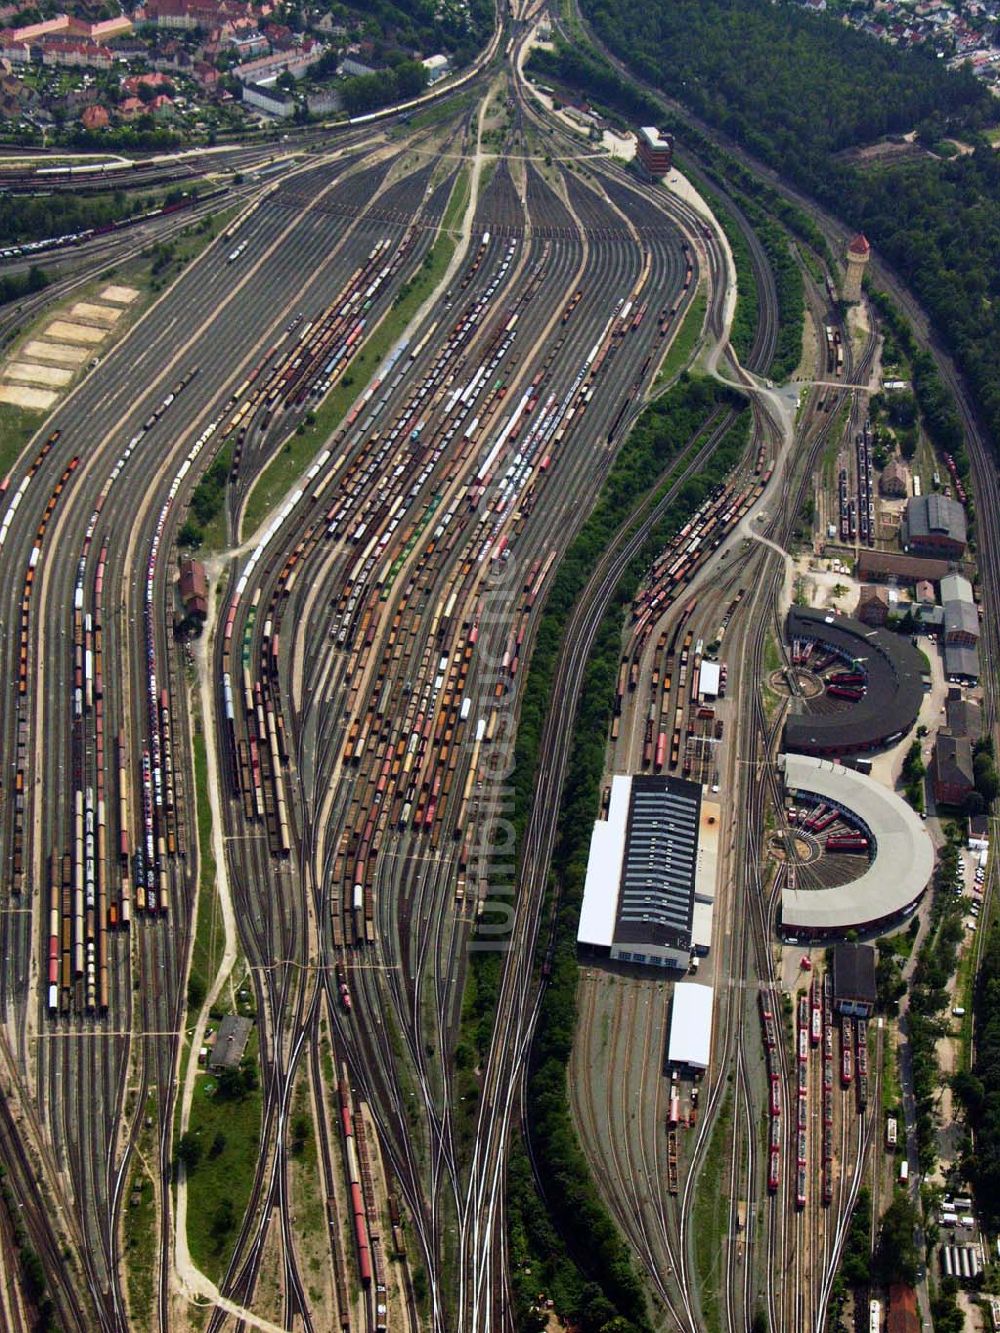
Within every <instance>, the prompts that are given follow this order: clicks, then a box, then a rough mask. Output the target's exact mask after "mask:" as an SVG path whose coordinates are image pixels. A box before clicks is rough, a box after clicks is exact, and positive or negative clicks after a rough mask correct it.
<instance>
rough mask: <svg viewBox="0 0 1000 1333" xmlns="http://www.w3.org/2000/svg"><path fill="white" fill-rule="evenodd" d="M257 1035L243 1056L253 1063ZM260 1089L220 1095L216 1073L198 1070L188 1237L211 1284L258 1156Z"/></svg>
mask: <svg viewBox="0 0 1000 1333" xmlns="http://www.w3.org/2000/svg"><path fill="white" fill-rule="evenodd" d="M256 1051H257V1033H256V1030H255V1031H254V1032H253V1033H252V1034H251V1037H250V1042H249V1043H248V1045H247V1056H248V1057H250V1058H251V1059H253V1060H254V1061H256ZM260 1127H261V1091H260V1088H259V1086H258V1087H255V1088H254V1089H253V1091H250V1092H247V1093H246V1094H245V1095H244V1096H242V1097H236V1098H233V1097H225V1098H224V1097H221V1096H220V1095H219V1080H218V1079H217V1078H216V1077H215V1075H214V1074H199V1075H198V1079H197V1082H196V1084H195V1090H194V1097H193V1099H192V1102H191V1118H190V1121H189V1124H188V1136H189V1137H190V1138H191V1139H192V1140H193V1141H194V1142H196V1143H197V1144H198V1145H199V1147H200V1149H201V1155H200V1158H199V1160H198V1162H197V1164H196V1165H195V1166H194V1167H193V1168H190V1167H189V1169H188V1175H187V1182H188V1209H187V1237H188V1245H189V1247H190V1250H191V1258H192V1259H193V1260H194V1262H195V1263H196V1264H197V1266H198V1267H199V1268H200V1269H201V1271H202V1272H203V1273H205V1274H206V1276H207V1277H209V1278H211V1279H212V1281H213V1282H218V1281H220V1280H221V1278H222V1276H223V1274H224V1273H225V1271H226V1268H227V1266H228V1264H229V1259H230V1256H231V1255H232V1251H233V1245H234V1243H235V1240H236V1236H237V1234H238V1232H239V1227H240V1222H241V1220H242V1218H243V1214H244V1213H245V1212H246V1207H247V1203H248V1202H249V1199H250V1189H251V1186H252V1184H253V1178H254V1173H255V1172H256V1169H257V1159H258V1157H259V1155H260Z"/></svg>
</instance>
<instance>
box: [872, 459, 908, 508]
mask: <svg viewBox="0 0 1000 1333" xmlns="http://www.w3.org/2000/svg"><path fill="white" fill-rule="evenodd" d="M878 484H879V490H880V491H881V492H882V494H883V495H887V496H895V497H899V496H901V497H902V498H903V499H905V498H906V497H907V496H908V495H909V493H910V469H909V468H908V467H907V466H906V464H905V463H904V462H903V461H902V459H900V458H890V460H889V462H888V463H886V465H885V467H884V468H883V469H882V475H881V477H879V483H878Z"/></svg>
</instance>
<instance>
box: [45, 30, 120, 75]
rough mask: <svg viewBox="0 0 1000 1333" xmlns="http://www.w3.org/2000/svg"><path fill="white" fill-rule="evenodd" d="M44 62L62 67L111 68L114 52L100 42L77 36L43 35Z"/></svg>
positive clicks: (113, 61)
mask: <svg viewBox="0 0 1000 1333" xmlns="http://www.w3.org/2000/svg"><path fill="white" fill-rule="evenodd" d="M38 46H39V49H40V50H41V53H42V64H43V65H47V66H55V67H58V68H62V69H110V68H111V66H112V65H113V64H114V63H115V57H114V53H113V52H112V51H111V50H109V48H108V47H106V46H101V45H100V44H99V43H98V42H90V41H81V40H79V39H77V38H75V37H61V36H55V37H43V38H42V39H41V41H40V42H39V43H38Z"/></svg>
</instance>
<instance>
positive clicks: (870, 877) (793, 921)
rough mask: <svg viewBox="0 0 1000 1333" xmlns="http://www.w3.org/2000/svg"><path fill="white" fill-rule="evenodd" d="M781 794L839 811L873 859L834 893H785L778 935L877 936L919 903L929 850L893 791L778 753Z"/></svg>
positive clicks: (930, 863)
mask: <svg viewBox="0 0 1000 1333" xmlns="http://www.w3.org/2000/svg"><path fill="white" fill-rule="evenodd" d="M778 763H779V764H780V765H781V766H782V767H783V768H784V772H785V789H786V791H787V792H789V793H790V794H791V795H792V797H793V799H799V798H801V797H802V796H811V797H813V798H815V800H816V801H817V802H821V803H822V804H823V805H824V806H826V808H827V809H830V810H840V811H843V812H844V813H846V814H847V815H848V816H850V819H851V821H852V823H853V824H854V825H855V826H856V827H858V828H860V829H863V830H864V831H865V834H866V836H867V838H868V840H869V844H870V846H871V847H872V849H873V852H874V856H873V859H872V860H871V861H869V863H868V868H867V870H865V872H864V873H863V874H862V875H860V876H859V877H858V878H857V879H854V880H851V881H850V882H849V883H847V884H839V885H837V886H836V887H834V888H800V887H794V888H788V887H787V886H786V887H785V888H784V889H783V890H782V894H781V928H782V931H783V933H784V934H785V935H786V936H788V935H791V936H794V937H795V938H808V939H818V938H823V937H828V936H834V937H836V936H844V935H846V934H847V933H848V932H849V931H859V932H870V931H873V930H876V929H879V930H880V929H882V928H883V927H884V926H887V925H888V924H889V923H891V922H893V921H897V920H899V918H900V917H903V916H905V915H906V914H907V913H908V912H909V911H910V910H911V909H912V908H913V907H915V906H916V904H917V903H918V902H919V900H920V897H921V895H922V894H923V892H924V890H925V889H926V887H927V885H928V883H929V881H930V878H931V874H932V873H933V870H934V846H933V844H932V842H931V839H930V835H929V834H928V832H927V829H926V828H925V827H924V824H923V822H922V821H921V819H920V818H919V816H918V815H917V814H916V812H915V811H914V810H913V809H911V807H910V806H909V805H907V803H906V802H905V801H904V800H903V799H902V798H901V797H899V796H897V795H896V793H895V792H894V791H890V790H889V788H888V787H883V786H882V784H881V783H880V782H876V781H875V780H874V778H870V777H867V776H866V775H865V774H863V773H858V772H856V771H855V770H854V769H852V768H845V767H844V766H843V764H836V763H831V762H830V761H829V760H826V759H817V758H815V757H814V756H812V755H803V754H786V755H782V756H781V757H780V758H779V760H778Z"/></svg>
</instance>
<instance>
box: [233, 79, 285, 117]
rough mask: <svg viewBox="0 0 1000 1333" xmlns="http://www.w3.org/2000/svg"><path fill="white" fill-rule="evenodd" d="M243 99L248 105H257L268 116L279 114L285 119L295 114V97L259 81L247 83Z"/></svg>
mask: <svg viewBox="0 0 1000 1333" xmlns="http://www.w3.org/2000/svg"><path fill="white" fill-rule="evenodd" d="M242 100H243V103H244V105H246V106H252V107H255V108H256V109H257V110H258V111H263V112H264V113H265V114H266V115H268V116H279V117H280V118H281V119H283V120H287V119H288V117H289V116H293V115H294V114H295V99H294V98H291V97H289V96H288V95H287V94H286V93H280V92H278V91H277V90H276V89H274V88H265V87H262V86H261V84H259V83H245V84H244V85H243V98H242Z"/></svg>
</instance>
